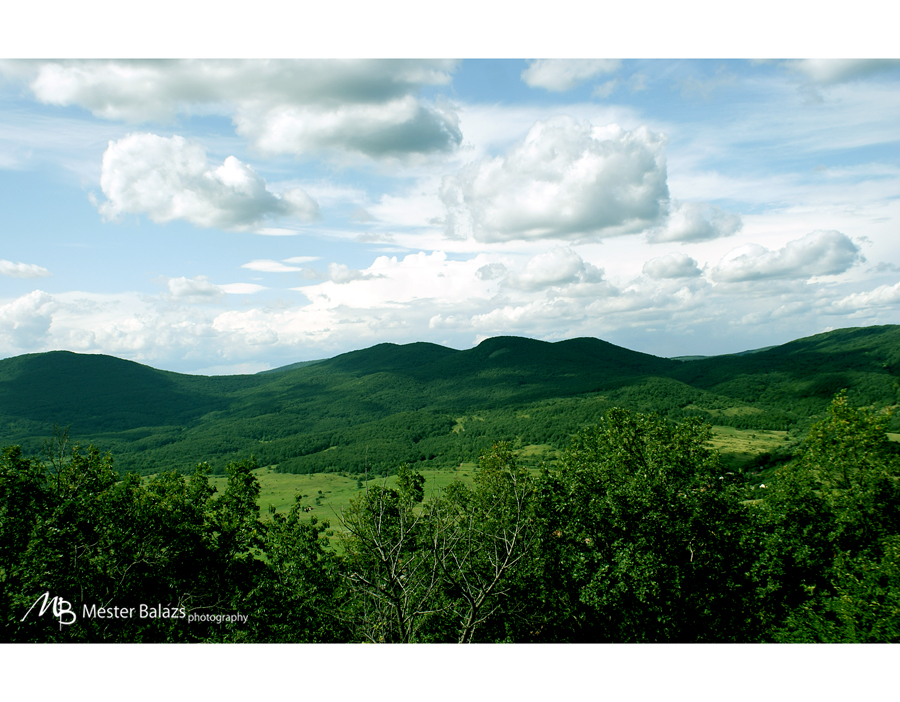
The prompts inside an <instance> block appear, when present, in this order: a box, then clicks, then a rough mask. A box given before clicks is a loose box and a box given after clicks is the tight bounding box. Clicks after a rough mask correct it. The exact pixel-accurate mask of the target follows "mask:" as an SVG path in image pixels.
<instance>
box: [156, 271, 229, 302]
mask: <svg viewBox="0 0 900 702" xmlns="http://www.w3.org/2000/svg"><path fill="white" fill-rule="evenodd" d="M166 286H167V287H168V288H169V294H170V295H172V296H173V297H180V298H201V299H216V298H219V297H221V296H222V293H223V290H222V288H220V287H219V286H218V285H214V284H213V283H211V282H209V279H208V278H207V277H206V276H202V275H199V276H197V277H196V278H185V277H181V278H169V280H168V281H167V283H166Z"/></svg>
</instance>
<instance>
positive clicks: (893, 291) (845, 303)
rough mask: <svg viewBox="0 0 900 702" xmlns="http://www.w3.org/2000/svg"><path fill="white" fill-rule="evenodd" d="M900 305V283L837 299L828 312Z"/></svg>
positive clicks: (844, 311) (839, 312)
mask: <svg viewBox="0 0 900 702" xmlns="http://www.w3.org/2000/svg"><path fill="white" fill-rule="evenodd" d="M895 306H900V283H897V284H896V285H880V286H878V287H877V288H875V289H874V290H870V291H868V292H857V293H852V294H850V295H847V296H846V297H845V298H843V299H841V300H837V301H835V302H834V303H833V304H832V305H831V307H830V309H828V310H827V311H828V312H831V313H838V314H841V313H846V312H855V311H857V310H865V309H871V308H873V307H895Z"/></svg>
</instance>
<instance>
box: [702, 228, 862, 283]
mask: <svg viewBox="0 0 900 702" xmlns="http://www.w3.org/2000/svg"><path fill="white" fill-rule="evenodd" d="M861 260H863V259H862V255H861V254H860V250H859V247H858V246H857V245H856V244H854V243H853V242H852V241H851V240H850V238H849V237H848V236H847V235H846V234H842V233H841V232H838V231H834V230H829V231H814V232H810V233H809V234H807V235H806V236H804V237H803V238H802V239H795V240H794V241H789V242H788V243H787V244H785V245H784V247H782V248H781V249H778V250H777V251H770V250H768V249H767V248H765V247H763V246H760V245H759V244H746V245H744V246H739V247H738V248H736V249H733V250H732V251H731V252H729V253H728V254H727V255H726V256H725V257H724V258H723V259H722V260H721V261H720V262H719V264H718V265H717V266H716V267H715V268H713V270H712V272H711V277H712V279H713V280H715V281H717V282H720V283H741V282H747V281H758V280H772V279H779V278H780V279H797V278H810V277H813V276H820V275H837V274H838V273H843V272H844V271H846V270H848V269H849V268H850V267H851V266H853V265H854V264H855V263H857V262H859V261H861Z"/></svg>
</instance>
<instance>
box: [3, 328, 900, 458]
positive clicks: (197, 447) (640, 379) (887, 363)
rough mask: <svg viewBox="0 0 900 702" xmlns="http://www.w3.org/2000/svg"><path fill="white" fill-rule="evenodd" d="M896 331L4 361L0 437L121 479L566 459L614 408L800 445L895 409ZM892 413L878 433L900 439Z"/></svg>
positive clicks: (899, 342)
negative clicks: (269, 362)
mask: <svg viewBox="0 0 900 702" xmlns="http://www.w3.org/2000/svg"><path fill="white" fill-rule="evenodd" d="M898 380H900V327H897V326H886V327H868V328H861V329H845V330H838V331H833V332H828V333H825V334H820V335H817V336H814V337H809V338H807V339H800V340H798V341H794V342H791V343H789V344H785V345H783V346H779V347H775V348H770V349H766V350H762V351H758V352H754V353H745V354H736V355H731V356H718V357H711V358H701V359H697V360H689V361H676V360H671V359H664V358H658V357H655V356H650V355H647V354H642V353H638V352H634V351H629V350H627V349H623V348H621V347H617V346H615V345H613V344H609V343H606V342H603V341H600V340H597V339H571V340H567V341H561V342H556V343H548V342H543V341H535V340H532V339H524V338H518V337H497V338H493V339H487V340H485V341H484V342H482V343H481V344H479V345H478V346H477V347H475V348H473V349H469V350H465V351H456V350H453V349H448V348H444V347H441V346H438V345H435V344H427V343H415V344H407V345H403V346H398V345H395V344H379V345H378V346H374V347H372V348H368V349H363V350H360V351H354V352H351V353H346V354H342V355H340V356H337V357H335V358H332V359H327V360H321V361H317V362H314V363H307V364H293V365H292V366H288V367H286V368H283V369H276V370H275V371H269V372H266V373H261V374H258V375H244V376H216V377H204V376H189V375H183V374H177V373H170V372H165V371H159V370H155V369H153V368H149V367H146V366H142V365H140V364H136V363H132V362H129V361H123V360H120V359H116V358H111V357H107V356H98V355H80V354H74V353H69V352H61V351H60V352H51V353H45V354H31V355H25V356H19V357H16V358H10V359H6V360H3V361H0V439H2V443H3V444H19V445H21V446H22V448H23V451H24V452H25V453H26V455H34V454H36V453H37V452H39V450H40V447H41V445H42V443H43V441H44V440H45V439H46V438H47V437H49V436H51V435H52V433H53V427H54V425H59V426H61V427H66V426H68V427H69V433H70V435H71V436H72V437H73V438H74V439H77V440H79V441H81V442H82V443H83V444H85V445H86V444H88V443H93V444H94V445H96V446H98V447H99V448H100V449H102V450H111V451H112V452H113V453H114V454H115V455H116V460H117V466H118V467H119V469H120V470H123V471H138V472H141V473H144V474H148V473H155V472H159V471H164V470H170V469H177V470H190V469H191V468H192V466H194V465H195V464H196V463H197V462H199V461H209V463H210V464H211V465H212V467H213V470H216V471H222V470H224V466H225V464H226V463H227V462H229V461H239V460H246V459H249V457H250V455H251V454H252V455H255V456H256V457H257V459H258V460H259V461H260V462H262V463H263V464H264V465H276V466H277V467H278V470H281V471H285V472H300V473H305V472H322V471H345V472H351V473H360V472H363V471H364V470H366V471H368V472H371V473H378V472H386V471H389V470H392V469H394V468H396V465H397V464H398V463H399V462H403V461H406V462H410V463H418V464H421V465H423V466H425V465H427V466H428V467H438V468H439V467H441V466H451V465H459V463H460V462H462V461H473V460H475V459H476V458H477V456H478V455H479V453H480V452H481V451H483V450H484V449H485V448H487V447H489V446H490V445H491V443H492V442H494V441H498V440H505V441H510V442H512V443H513V445H514V446H522V445H542V446H548V447H551V448H553V449H557V450H561V449H563V448H564V447H565V446H566V445H567V444H568V441H569V439H570V437H571V436H572V435H574V434H575V433H576V432H578V431H579V430H580V429H581V428H583V427H585V426H588V425H591V424H594V423H596V422H597V421H598V420H599V419H600V418H601V417H602V416H603V415H604V414H605V412H606V411H607V410H608V409H610V408H611V407H614V406H617V407H624V408H627V409H631V410H634V411H640V412H655V413H658V414H660V415H661V416H663V417H666V418H668V419H671V420H681V419H684V418H687V417H698V418H700V419H702V420H704V421H707V422H709V423H710V424H713V425H719V426H730V427H738V428H743V429H749V430H761V429H777V430H789V431H791V432H792V433H793V434H794V435H795V436H796V437H798V438H799V437H800V436H802V434H803V433H804V432H805V430H806V429H807V428H808V427H809V425H810V423H811V422H812V421H813V418H815V417H817V416H820V415H821V414H822V413H823V412H824V410H825V407H826V406H827V404H828V402H829V400H830V398H831V397H832V396H833V395H834V393H835V392H837V391H838V390H841V389H843V388H846V389H848V398H849V399H850V401H852V402H853V403H854V404H857V405H874V406H891V405H894V404H896V403H897V402H898V387H900V386H898ZM898 427H900V417H895V418H894V419H893V420H892V424H891V426H890V427H889V428H890V429H892V430H893V431H896V430H897V428H898Z"/></svg>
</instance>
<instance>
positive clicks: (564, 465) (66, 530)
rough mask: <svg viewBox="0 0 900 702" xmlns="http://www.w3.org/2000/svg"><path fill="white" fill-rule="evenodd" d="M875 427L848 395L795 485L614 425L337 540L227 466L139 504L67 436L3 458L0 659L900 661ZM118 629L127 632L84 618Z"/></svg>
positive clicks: (676, 435)
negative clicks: (738, 654) (114, 649)
mask: <svg viewBox="0 0 900 702" xmlns="http://www.w3.org/2000/svg"><path fill="white" fill-rule="evenodd" d="M435 421H445V420H443V419H440V418H436V419H435ZM398 422H399V423H398V426H397V427H396V429H397V431H400V432H402V431H407V432H411V433H412V434H411V436H412V435H414V434H415V431H416V425H415V423H412V424H409V425H404V424H403V422H402V421H401V420H399V419H398ZM888 422H889V416H888V414H887V413H878V412H874V411H871V410H866V409H857V408H854V407H852V405H851V403H850V402H849V401H848V399H847V396H846V395H845V394H841V395H839V396H837V397H836V398H835V400H834V401H833V402H832V404H831V405H830V407H829V409H828V412H827V416H826V417H825V418H824V419H823V420H822V421H820V422H818V423H816V424H814V425H813V426H812V427H811V428H810V430H809V433H808V435H807V437H806V440H805V442H804V443H803V444H802V446H801V448H800V449H799V451H798V452H797V454H796V455H795V456H794V457H793V459H792V460H791V461H790V462H789V463H787V464H785V465H782V466H781V467H780V468H779V469H778V470H777V472H776V473H775V474H774V475H773V476H772V478H771V480H767V482H766V483H764V484H762V483H760V484H748V483H747V482H746V481H745V480H744V478H743V477H742V476H740V475H735V474H732V473H731V472H729V471H728V470H727V469H725V468H723V466H722V464H721V463H720V461H719V457H718V455H717V454H716V453H715V452H714V451H712V450H710V449H709V448H707V446H708V443H707V442H708V440H709V438H710V428H709V426H708V425H705V424H703V423H702V422H701V421H700V420H699V419H697V418H689V419H686V420H684V421H682V422H680V423H674V422H671V421H668V420H666V419H665V418H664V417H662V416H660V415H653V414H641V413H633V412H629V411H626V410H622V409H618V408H613V409H610V410H608V411H607V412H606V413H605V416H603V417H602V418H601V419H600V420H599V422H597V423H595V424H594V425H593V426H590V427H587V428H584V429H582V430H581V431H579V432H578V434H577V435H576V437H575V438H574V439H573V440H572V441H571V443H570V445H569V447H568V449H567V450H566V451H565V453H564V454H563V456H562V457H561V458H560V460H559V461H558V462H557V464H556V465H554V466H552V467H547V468H545V469H544V470H543V471H542V472H541V473H540V474H539V475H535V474H534V473H533V472H530V471H528V470H526V469H524V468H523V467H522V466H521V465H518V464H517V461H516V459H515V454H514V453H513V451H512V450H511V446H510V444H508V443H502V442H501V443H497V444H494V445H492V446H491V447H489V448H488V449H487V450H485V451H484V452H483V453H482V455H481V458H480V462H479V467H478V469H477V471H476V474H475V480H474V484H473V485H471V486H467V485H465V484H462V483H454V484H453V485H451V486H450V487H449V488H447V489H445V490H444V491H443V492H442V493H440V494H439V495H437V496H436V497H432V498H429V499H425V497H424V491H423V483H424V481H423V479H422V477H421V475H419V473H418V472H417V471H416V470H415V465H406V464H404V465H401V466H400V468H399V471H398V481H397V487H396V488H389V487H387V486H386V485H385V484H382V485H377V484H376V485H372V484H370V485H369V487H368V488H367V490H366V491H365V492H363V493H361V494H360V496H359V497H358V498H357V499H356V500H355V501H353V502H352V503H351V507H350V508H349V509H348V510H347V511H345V512H344V514H343V515H342V518H341V523H340V524H334V525H330V524H328V523H324V522H317V521H315V520H313V519H309V518H304V514H305V512H304V505H303V504H302V503H301V502H299V501H298V502H297V504H296V505H295V506H294V508H293V509H292V510H291V511H290V512H289V513H288V514H287V515H280V514H272V515H271V517H270V518H268V519H262V518H261V516H260V514H259V508H258V506H257V499H258V497H259V485H258V483H257V481H256V479H255V477H254V476H253V474H252V472H251V471H252V470H253V468H254V467H255V466H256V465H257V464H256V462H255V461H253V460H245V461H239V462H235V463H232V464H230V465H229V467H228V476H229V479H228V484H227V488H226V489H225V491H224V492H223V493H222V494H221V495H218V494H215V492H214V491H213V489H212V488H211V487H210V486H209V483H208V480H207V475H208V472H209V468H208V466H204V465H201V466H200V467H198V469H197V470H196V471H195V472H194V474H193V475H191V476H185V475H182V474H180V473H177V472H172V473H165V474H161V475H158V476H156V477H154V478H152V479H147V480H144V481H143V482H142V481H141V479H140V478H138V477H136V476H134V475H128V476H124V477H123V476H120V475H119V474H118V472H117V471H116V470H115V469H114V466H113V463H112V459H111V458H110V457H109V456H108V455H101V454H100V453H99V452H97V451H96V450H93V449H89V450H87V451H84V450H82V449H80V448H78V447H75V448H71V449H70V448H69V447H67V446H65V442H64V440H62V437H61V439H60V440H59V441H57V442H56V446H55V449H54V450H52V451H49V452H48V454H47V456H46V457H45V459H44V460H42V461H38V460H35V459H30V458H26V457H25V456H23V454H22V452H21V450H19V449H18V448H17V447H13V448H8V449H6V450H5V451H4V452H3V458H2V461H0V612H2V613H3V614H2V622H0V627H2V634H0V638H2V640H3V641H9V642H13V641H60V642H63V641H136V642H137V641H141V642H150V641H212V642H218V641H222V642H232V641H233V642H241V641H243V642H288V641H294V642H328V641H371V642H450V641H454V642H456V641H458V642H479V641H480V642H757V641H770V642H799V641H808V642H851V641H854V642H877V641H898V640H900V457H898V454H897V451H896V447H895V445H893V444H891V443H890V442H889V441H888V440H887V437H886V433H885V431H886V427H887V426H888ZM469 424H476V425H477V424H478V420H472V421H470V422H468V423H466V425H465V429H466V431H468V430H469ZM453 433H457V434H460V433H463V432H461V431H457V432H453ZM424 441H426V439H425V438H422V439H420V441H419V442H418V443H419V444H421V443H423V442H424ZM355 458H356V460H357V461H358V460H359V458H360V457H359V456H357V457H355ZM326 532H330V533H332V534H334V535H335V536H334V539H335V542H336V543H335V545H334V546H332V545H331V543H332V542H331V541H329V539H328V538H327V534H326ZM44 593H48V595H47V597H46V598H44V600H43V601H41V600H40V599H39V598H40V597H41V596H42V595H43V594H44ZM52 598H58V599H56V600H53V602H54V603H55V604H56V605H57V609H56V612H57V613H58V614H57V616H54V609H53V607H51V606H50V604H49V603H50V601H51V600H52ZM36 602H37V604H36ZM42 602H43V604H44V605H46V606H44V607H42ZM60 602H64V603H65V606H62V605H60ZM85 605H86V606H88V608H90V607H91V606H92V605H93V606H95V609H94V610H90V609H88V610H87V614H85V610H84V606H85ZM141 605H145V607H147V606H150V607H155V608H157V609H156V610H154V611H155V612H157V613H160V612H163V611H164V612H165V614H166V615H167V616H156V617H150V616H148V617H145V618H141V617H140V616H138V615H139V614H140V612H141V609H140V607H141ZM114 607H115V608H119V610H117V611H121V609H123V608H124V610H125V611H126V612H128V611H129V610H133V611H134V612H135V613H136V614H135V616H131V617H112V616H110V617H104V618H101V617H98V616H90V614H91V613H92V612H96V611H97V608H107V609H105V610H104V611H108V608H114ZM69 608H71V610H72V611H73V612H75V613H76V615H77V616H76V617H75V621H70V620H71V619H72V617H71V616H69V615H67V614H65V612H66V611H67V610H68V609H69ZM41 609H43V610H44V613H43V615H41V614H40V611H41Z"/></svg>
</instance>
